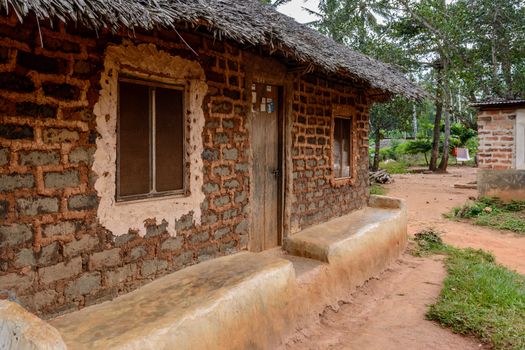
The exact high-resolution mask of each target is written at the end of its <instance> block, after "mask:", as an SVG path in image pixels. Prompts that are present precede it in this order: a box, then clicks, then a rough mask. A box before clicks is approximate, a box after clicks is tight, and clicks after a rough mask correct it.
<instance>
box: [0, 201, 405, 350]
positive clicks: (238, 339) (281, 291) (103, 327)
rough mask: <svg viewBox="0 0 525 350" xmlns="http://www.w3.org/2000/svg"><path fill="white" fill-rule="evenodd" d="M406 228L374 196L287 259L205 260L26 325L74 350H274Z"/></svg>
mask: <svg viewBox="0 0 525 350" xmlns="http://www.w3.org/2000/svg"><path fill="white" fill-rule="evenodd" d="M406 219H407V218H406V207H405V204H404V202H403V201H401V200H398V199H395V198H390V197H383V196H372V197H371V198H370V202H369V207H367V208H364V209H362V210H359V211H356V212H353V213H351V214H349V215H346V216H343V217H340V218H336V219H334V220H331V221H329V222H326V223H323V224H320V225H317V226H313V227H310V228H308V229H306V230H304V231H302V232H299V233H298V234H295V235H294V236H292V237H289V238H288V239H287V241H286V242H285V243H286V249H287V250H288V252H289V253H290V254H287V253H286V252H285V251H283V250H282V249H279V248H276V249H273V250H270V251H265V252H262V253H248V252H243V253H238V254H234V255H231V256H227V257H222V258H218V259H214V260H210V261H206V262H203V263H200V264H198V265H194V266H190V267H188V268H185V269H183V270H180V271H177V272H175V273H172V274H170V275H168V276H165V277H163V278H160V279H158V280H155V281H153V282H151V283H150V284H147V285H145V286H144V287H142V288H140V289H138V290H135V291H133V292H131V293H129V294H126V295H123V296H121V297H118V298H116V299H114V300H112V301H109V302H105V303H102V304H99V305H94V306H91V307H87V308H85V309H82V310H80V311H77V312H74V313H71V314H67V315H64V316H61V317H59V318H56V319H54V320H51V321H49V322H50V325H49V324H46V323H44V322H43V321H40V320H39V319H38V318H36V317H35V316H32V315H30V316H31V317H34V318H35V319H36V320H38V321H39V322H40V323H42V324H44V325H45V326H46V327H47V328H46V327H43V328H42V329H43V331H41V332H40V333H42V334H51V335H57V336H58V338H56V339H60V334H61V336H62V338H63V339H64V342H65V344H66V345H67V347H68V348H69V349H71V350H76V349H108V350H110V349H119V350H120V349H141V350H142V349H178V350H185V349H191V350H200V349H203V350H204V349H205V350H211V349H221V350H222V349H224V350H226V349H228V350H230V349H239V350H241V349H274V348H276V347H277V346H278V345H279V344H280V343H281V342H282V341H283V340H284V339H286V337H287V336H288V335H290V334H292V333H293V332H294V331H295V330H297V329H300V328H303V327H308V326H309V325H310V324H311V323H312V322H316V321H317V316H318V315H319V313H320V312H322V310H323V309H324V308H325V307H326V306H327V305H333V306H334V307H337V305H338V304H337V302H338V301H339V300H345V299H347V296H349V295H350V293H352V291H353V288H354V287H355V286H357V285H360V284H362V283H364V282H365V281H366V280H367V279H369V278H371V277H373V276H374V275H377V274H378V273H380V272H381V271H382V270H383V269H384V268H385V267H386V266H387V264H388V263H390V262H391V261H393V260H394V259H396V258H397V257H398V256H399V254H400V253H401V252H402V251H403V249H404V248H405V246H406V242H407V235H406V228H407V223H406ZM312 258H314V259H316V260H313V259H312ZM2 305H3V304H0V320H1V322H3V324H5V323H6V321H5V320H3V319H4V318H6V317H5V316H4V315H3V314H2V309H1V306H2ZM17 307H18V305H17ZM22 310H23V309H22ZM26 314H27V313H26ZM26 317H27V315H26ZM7 319H8V321H7V322H10V321H9V317H7ZM33 321H34V322H36V321H35V320H33ZM37 323H38V322H37ZM40 323H39V324H40ZM52 326H53V327H55V328H56V329H54V328H53V327H52ZM5 329H8V333H5V331H4V328H0V336H2V335H5V336H6V337H8V338H10V336H9V334H11V333H9V332H11V329H12V327H11V328H5ZM32 329H39V328H38V327H33V328H32ZM2 332H3V333H2ZM46 332H47V333H46ZM59 333H60V334H59ZM31 334H33V333H31ZM11 338H12V337H11ZM34 339H36V341H37V342H38V343H39V344H38V345H39V346H33V347H31V346H29V345H28V346H26V347H15V348H17V349H18V348H22V349H64V348H65V346H64V343H61V342H59V343H56V344H58V345H56V346H55V345H53V346H51V347H50V346H48V345H47V344H49V341H48V340H47V336H45V337H44V338H43V339H42V340H38V338H36V336H35V338H34ZM51 339H55V338H51ZM15 340H16V341H18V339H8V340H7V342H11V343H13V344H14V341H15ZM4 343H5V344H11V343H6V341H4ZM4 343H0V345H4ZM17 344H18V343H17ZM46 346H47V347H46ZM0 348H2V346H0ZM7 348H9V346H7Z"/></svg>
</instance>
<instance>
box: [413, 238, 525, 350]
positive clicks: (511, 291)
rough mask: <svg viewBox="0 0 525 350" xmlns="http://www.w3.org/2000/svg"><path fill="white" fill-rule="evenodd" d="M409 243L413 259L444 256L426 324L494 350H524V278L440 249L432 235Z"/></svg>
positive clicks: (488, 260)
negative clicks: (436, 324)
mask: <svg viewBox="0 0 525 350" xmlns="http://www.w3.org/2000/svg"><path fill="white" fill-rule="evenodd" d="M415 240H416V243H417V249H416V250H415V252H416V254H417V255H425V254H430V253H444V254H446V255H447V258H446V260H445V264H446V268H447V271H448V276H447V277H446V279H445V282H444V287H443V290H442V291H441V294H440V296H439V299H438V301H437V302H436V303H435V304H434V305H431V306H430V310H429V311H428V313H427V317H428V318H429V319H431V320H434V321H437V322H439V323H440V324H441V325H443V326H446V327H449V328H451V329H452V330H453V331H454V332H456V333H460V334H465V335H474V336H476V337H478V338H479V339H480V340H481V341H482V342H484V343H487V344H490V346H491V347H493V348H494V349H496V350H500V349H501V350H503V349H506V350H518V349H520V350H523V349H525V276H523V275H520V274H518V273H516V272H513V271H510V270H509V269H507V268H505V267H503V266H501V265H499V264H497V263H496V262H495V259H494V257H493V256H492V255H491V254H490V253H487V252H484V251H482V250H474V249H457V248H454V247H451V246H448V245H445V244H443V242H442V241H441V238H440V237H439V234H437V233H436V232H435V231H433V230H427V231H425V232H421V233H420V234H419V236H418V235H416V238H415Z"/></svg>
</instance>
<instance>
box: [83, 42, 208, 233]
mask: <svg viewBox="0 0 525 350" xmlns="http://www.w3.org/2000/svg"><path fill="white" fill-rule="evenodd" d="M122 73H125V74H126V75H128V76H129V75H132V76H136V77H138V78H141V79H146V80H147V79H152V80H155V81H161V82H166V83H171V84H177V85H181V86H184V87H185V99H186V100H185V106H186V110H187V114H186V140H185V142H186V143H185V145H186V154H185V156H186V162H187V163H189V176H188V195H186V196H170V197H163V198H154V199H148V200H139V201H128V202H119V203H117V202H116V200H115V193H116V161H117V132H116V126H117V106H118V94H117V91H118V76H119V74H122ZM100 83H101V86H102V88H101V90H100V98H99V101H98V103H97V104H96V105H95V107H94V114H95V116H96V124H97V131H98V133H99V134H100V137H99V138H98V139H97V150H96V152H95V155H94V163H93V167H92V168H93V170H94V172H95V173H96V174H97V176H98V178H97V180H96V182H95V189H96V190H97V193H98V196H99V197H100V203H99V206H98V212H97V216H98V219H99V222H100V224H102V225H103V226H104V227H105V228H106V229H108V230H109V231H111V232H112V233H113V234H114V235H116V236H119V235H123V234H126V233H128V232H129V230H130V229H131V230H136V231H138V232H139V234H140V235H142V236H143V235H145V234H146V228H145V227H144V221H145V220H146V219H153V218H155V219H156V222H157V223H160V222H162V220H166V221H167V222H168V227H167V231H168V232H169V233H170V234H171V235H175V234H176V230H175V222H176V220H178V219H179V218H181V217H182V216H183V215H186V214H189V213H190V212H191V211H193V213H194V218H195V221H196V224H200V219H201V207H200V204H201V203H202V202H203V201H204V199H205V195H204V194H203V192H202V185H203V164H202V158H201V154H202V149H203V144H202V136H201V135H202V131H203V127H204V112H203V110H202V104H203V99H204V97H205V95H206V92H207V89H208V87H207V84H206V83H205V75H204V71H203V69H202V67H201V66H200V65H199V63H197V62H195V61H189V60H186V59H183V58H181V57H178V56H171V55H169V54H168V53H166V52H164V51H161V50H158V49H157V48H156V47H155V45H153V44H141V45H138V46H135V45H134V44H132V43H130V42H129V41H126V42H124V44H123V45H120V46H109V47H108V48H107V50H106V57H105V62H104V72H103V73H102V76H101V79H100Z"/></svg>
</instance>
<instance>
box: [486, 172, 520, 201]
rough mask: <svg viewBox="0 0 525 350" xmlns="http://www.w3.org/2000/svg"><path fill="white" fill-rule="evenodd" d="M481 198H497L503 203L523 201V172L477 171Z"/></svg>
mask: <svg viewBox="0 0 525 350" xmlns="http://www.w3.org/2000/svg"><path fill="white" fill-rule="evenodd" d="M478 192H479V195H480V196H481V197H498V198H500V199H502V200H504V201H512V200H514V201H523V200H525V170H486V169H480V170H478Z"/></svg>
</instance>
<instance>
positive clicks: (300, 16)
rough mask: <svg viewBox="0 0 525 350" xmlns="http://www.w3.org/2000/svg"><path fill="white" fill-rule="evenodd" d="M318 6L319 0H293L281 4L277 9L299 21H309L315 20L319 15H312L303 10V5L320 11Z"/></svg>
mask: <svg viewBox="0 0 525 350" xmlns="http://www.w3.org/2000/svg"><path fill="white" fill-rule="evenodd" d="M318 6H319V0H291V1H290V2H289V3H287V4H286V5H282V6H279V7H278V8H277V10H278V11H279V12H282V13H284V14H285V15H288V16H290V17H293V18H295V20H296V21H297V22H299V23H307V22H311V21H315V20H316V19H317V17H316V16H312V15H310V14H309V13H308V12H306V11H305V10H303V7H306V8H309V9H311V10H314V11H318Z"/></svg>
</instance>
